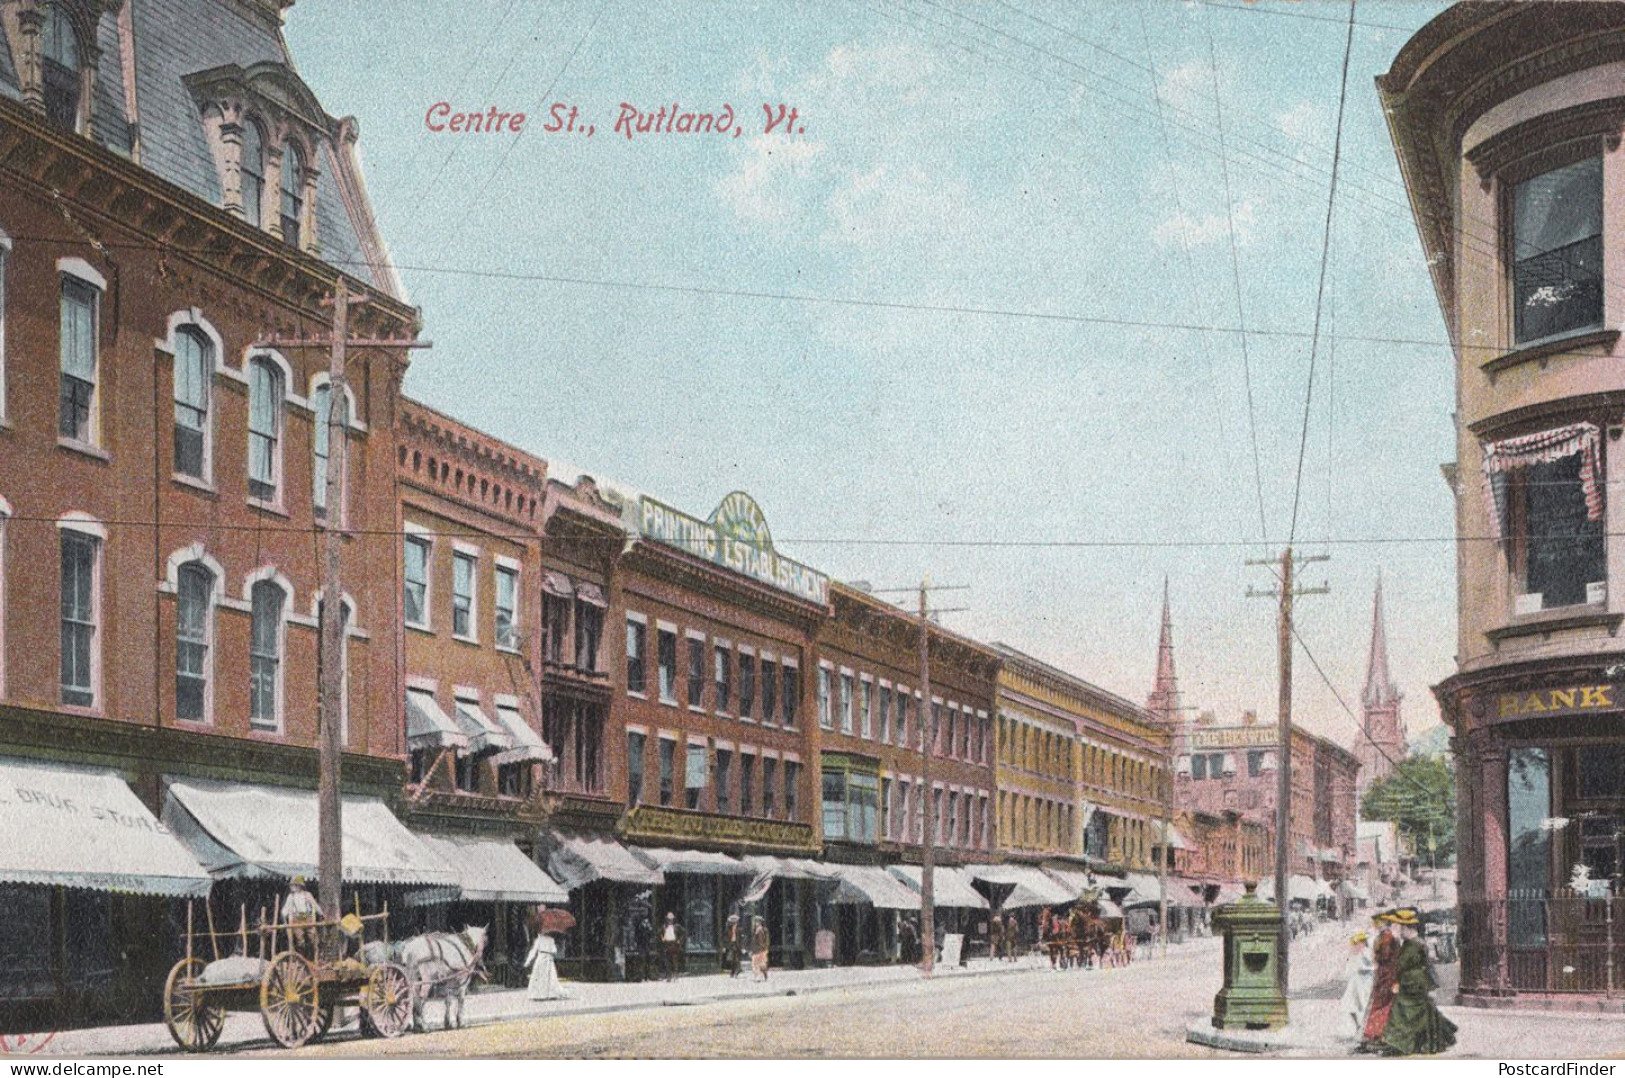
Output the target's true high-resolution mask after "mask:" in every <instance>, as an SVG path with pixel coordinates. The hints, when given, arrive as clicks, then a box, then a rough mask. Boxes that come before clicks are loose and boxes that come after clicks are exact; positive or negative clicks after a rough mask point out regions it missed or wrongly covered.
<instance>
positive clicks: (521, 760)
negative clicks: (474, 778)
mask: <svg viewBox="0 0 1625 1078" xmlns="http://www.w3.org/2000/svg"><path fill="white" fill-rule="evenodd" d="M496 713H497V721H498V722H499V723H501V724H502V728H503V729H504V730H506V731H507V733H508V737H509V738H510V739H511V740H512V741H513V748H511V749H505V750H503V751H502V752H499V753H497V754H496V755H495V756H493V757H492V761H493V762H495V763H497V764H499V765H501V764H528V763H544V764H550V763H552V762H553V760H554V756H553V750H552V749H550V748H548V747H547V742H545V741H543V740H542V735H541V734H538V733H537V732H536V731H535V730H532V729H531V728H530V723H528V722H526V721H525V717H524V716H523V715H521V714H520V713H519V712H518V711H517V710H516V709H514V708H511V707H508V706H507V705H506V704H498V705H497V706H496Z"/></svg>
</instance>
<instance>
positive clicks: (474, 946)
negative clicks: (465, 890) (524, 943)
mask: <svg viewBox="0 0 1625 1078" xmlns="http://www.w3.org/2000/svg"><path fill="white" fill-rule="evenodd" d="M486 934H487V929H486V927H484V926H474V925H470V926H467V927H465V928H464V929H463V930H462V931H461V932H457V933H451V932H425V933H424V934H423V935H421V936H413V937H411V938H410V939H404V940H401V941H400V942H399V943H393V944H390V945H389V947H388V948H387V950H383V951H379V950H377V949H378V948H382V946H383V945H382V944H379V943H370V944H368V945H367V948H366V949H364V950H363V952H362V953H363V956H364V957H365V958H366V960H367V961H369V962H373V963H376V962H377V961H379V959H380V957H382V958H383V959H384V960H386V961H391V962H397V963H399V964H400V965H402V966H404V967H405V968H406V979H407V980H408V981H409V982H411V985H412V1028H413V1029H414V1030H418V1031H422V1029H423V1005H424V1003H426V1002H427V1001H428V1000H430V999H433V998H436V997H438V998H439V999H440V1004H441V1012H440V1028H441V1029H450V1028H452V1024H453V1019H452V1003H453V1001H455V1002H456V1026H457V1028H459V1029H461V1028H462V1025H463V999H464V997H465V996H467V995H468V982H469V981H471V980H473V979H474V976H475V975H476V974H478V973H481V972H482V971H481V970H480V961H481V959H483V958H484V957H485V941H486Z"/></svg>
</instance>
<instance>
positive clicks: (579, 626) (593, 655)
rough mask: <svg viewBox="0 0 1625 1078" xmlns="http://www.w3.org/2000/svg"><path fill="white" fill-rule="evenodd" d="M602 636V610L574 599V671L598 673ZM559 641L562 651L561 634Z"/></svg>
mask: <svg viewBox="0 0 1625 1078" xmlns="http://www.w3.org/2000/svg"><path fill="white" fill-rule="evenodd" d="M603 636H604V608H603V607H601V606H599V605H598V604H597V603H592V602H588V601H587V600H586V599H581V598H578V599H576V669H577V670H578V671H580V672H581V673H583V674H594V673H597V672H598V642H599V641H600V640H602V639H603ZM559 639H560V644H559V646H560V649H561V650H562V649H563V646H564V645H563V635H562V633H561V634H560V638H559Z"/></svg>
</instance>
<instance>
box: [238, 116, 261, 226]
mask: <svg viewBox="0 0 1625 1078" xmlns="http://www.w3.org/2000/svg"><path fill="white" fill-rule="evenodd" d="M238 171H239V173H240V175H241V177H242V188H243V216H244V217H246V218H247V219H248V221H249V223H250V224H252V225H255V226H259V227H263V226H264V224H265V215H264V212H263V210H262V209H261V205H262V203H263V202H264V201H265V139H264V137H263V136H262V135H261V134H260V125H259V124H258V123H256V122H255V121H253V120H248V121H247V122H245V123H244V124H243V146H242V164H241V166H240V168H239V170H238Z"/></svg>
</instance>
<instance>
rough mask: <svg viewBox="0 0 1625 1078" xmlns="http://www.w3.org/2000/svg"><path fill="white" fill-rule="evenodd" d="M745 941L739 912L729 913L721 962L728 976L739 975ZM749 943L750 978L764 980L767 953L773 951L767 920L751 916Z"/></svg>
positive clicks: (765, 976) (765, 977) (765, 978)
mask: <svg viewBox="0 0 1625 1078" xmlns="http://www.w3.org/2000/svg"><path fill="white" fill-rule="evenodd" d="M668 916H669V915H668ZM745 943H746V938H745V928H744V926H743V925H742V924H741V923H740V921H739V914H737V913H730V914H729V915H728V928H727V930H726V933H725V936H724V939H723V948H722V964H723V967H724V968H725V969H727V971H728V976H730V977H737V976H739V959H740V957H741V955H742V954H743V953H744V947H745ZM749 943H750V973H751V979H752V980H756V981H765V980H767V960H768V955H769V954H771V953H772V951H773V939H772V937H770V936H769V935H768V934H767V921H766V920H764V919H763V918H761V917H752V918H751V929H750V939H749Z"/></svg>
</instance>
